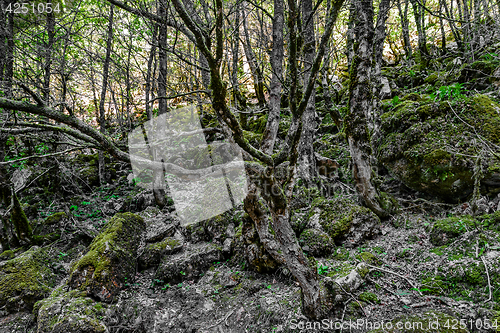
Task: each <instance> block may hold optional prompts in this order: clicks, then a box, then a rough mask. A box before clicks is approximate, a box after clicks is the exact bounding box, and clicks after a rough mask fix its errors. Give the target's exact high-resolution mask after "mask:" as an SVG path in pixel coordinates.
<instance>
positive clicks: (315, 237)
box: [299, 229, 334, 256]
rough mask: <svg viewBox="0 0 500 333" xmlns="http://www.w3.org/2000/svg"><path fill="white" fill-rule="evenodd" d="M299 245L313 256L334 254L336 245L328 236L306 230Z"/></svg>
mask: <svg viewBox="0 0 500 333" xmlns="http://www.w3.org/2000/svg"><path fill="white" fill-rule="evenodd" d="M299 243H300V245H301V246H302V248H303V249H304V250H306V249H307V252H309V253H310V254H312V255H315V256H322V255H328V254H330V253H331V252H332V250H333V247H334V244H333V242H332V239H331V238H330V236H328V234H326V233H324V232H322V231H320V230H316V229H306V230H304V231H303V232H302V233H301V234H300V238H299Z"/></svg>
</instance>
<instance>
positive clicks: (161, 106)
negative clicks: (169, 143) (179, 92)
mask: <svg viewBox="0 0 500 333" xmlns="http://www.w3.org/2000/svg"><path fill="white" fill-rule="evenodd" d="M158 15H159V16H160V17H163V18H164V19H165V21H166V20H167V8H166V7H165V4H164V3H163V2H162V1H160V2H159V3H158ZM167 43H168V27H167V25H166V24H165V23H163V24H160V25H159V29H158V65H159V70H158V82H157V87H158V96H167V78H168V53H167ZM167 112H168V104H167V100H166V99H164V98H161V99H160V101H159V103H158V115H162V114H166V113H167ZM158 125H159V124H158ZM163 129H164V127H163V126H161V125H160V126H158V128H156V129H155V131H154V136H155V138H161V137H163V135H162V133H159V131H161V130H163ZM150 139H152V138H150ZM152 149H153V151H152V152H151V153H152V156H153V159H154V160H155V161H158V162H160V161H159V159H158V152H157V150H156V148H155V147H154V146H153V147H152ZM162 162H163V161H162ZM166 187H167V184H166V182H165V173H164V170H154V171H153V195H154V198H155V202H156V204H157V205H158V207H160V209H163V207H165V205H166V199H165V195H166V192H165V188H166Z"/></svg>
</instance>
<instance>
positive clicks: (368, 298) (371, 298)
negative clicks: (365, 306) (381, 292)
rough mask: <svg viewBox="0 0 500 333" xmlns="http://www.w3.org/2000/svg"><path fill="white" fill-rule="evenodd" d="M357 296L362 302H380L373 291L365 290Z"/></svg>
mask: <svg viewBox="0 0 500 333" xmlns="http://www.w3.org/2000/svg"><path fill="white" fill-rule="evenodd" d="M358 298H359V299H360V300H361V301H363V302H371V303H375V304H379V303H380V301H379V299H378V297H377V295H375V294H374V293H370V292H367V291H365V292H363V293H361V294H359V296H358Z"/></svg>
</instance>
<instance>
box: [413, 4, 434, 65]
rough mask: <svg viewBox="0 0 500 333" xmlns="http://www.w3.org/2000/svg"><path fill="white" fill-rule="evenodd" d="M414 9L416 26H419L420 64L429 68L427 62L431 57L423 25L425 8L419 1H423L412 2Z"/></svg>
mask: <svg viewBox="0 0 500 333" xmlns="http://www.w3.org/2000/svg"><path fill="white" fill-rule="evenodd" d="M410 1H411V4H412V7H413V16H414V17H415V25H416V26H417V34H418V51H419V55H418V56H419V62H420V64H421V66H423V67H426V66H427V60H428V56H429V51H428V50H427V41H426V37H425V26H424V25H423V24H422V23H423V21H424V20H425V17H424V16H423V8H422V6H421V5H420V2H419V1H423V0H418V1H417V0H410Z"/></svg>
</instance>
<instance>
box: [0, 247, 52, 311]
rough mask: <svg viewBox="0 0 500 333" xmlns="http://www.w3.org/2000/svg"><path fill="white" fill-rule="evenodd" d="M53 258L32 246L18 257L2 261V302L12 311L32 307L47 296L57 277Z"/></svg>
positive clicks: (0, 264) (0, 296) (0, 302)
mask: <svg viewBox="0 0 500 333" xmlns="http://www.w3.org/2000/svg"><path fill="white" fill-rule="evenodd" d="M51 259H53V258H50V257H49V256H48V254H47V252H46V251H45V250H44V249H41V248H38V247H32V248H31V249H30V250H29V251H26V252H24V253H23V254H21V255H19V256H18V257H17V258H14V259H11V260H8V261H4V262H1V263H0V306H6V308H7V310H8V311H9V312H16V311H19V310H20V309H23V308H25V309H28V310H31V308H32V307H33V305H34V304H35V302H36V301H38V300H40V299H42V298H44V297H46V296H47V295H48V294H49V293H50V290H51V288H52V287H54V284H55V283H56V281H57V276H56V275H55V274H54V273H53V272H52V270H51V269H50V268H49V267H48V264H49V262H50V260H51Z"/></svg>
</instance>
